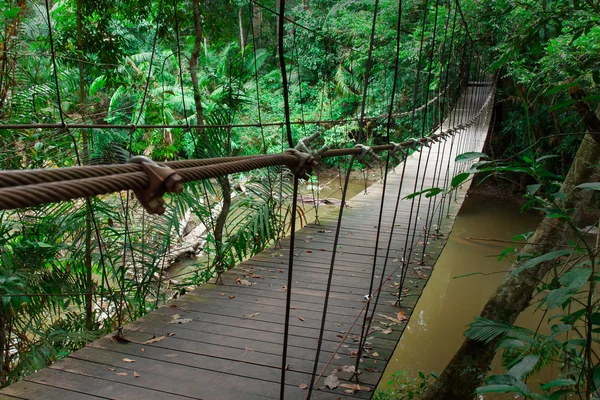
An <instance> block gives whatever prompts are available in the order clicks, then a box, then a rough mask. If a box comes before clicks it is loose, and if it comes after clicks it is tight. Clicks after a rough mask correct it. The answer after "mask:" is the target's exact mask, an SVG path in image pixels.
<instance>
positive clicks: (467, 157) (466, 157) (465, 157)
mask: <svg viewBox="0 0 600 400" xmlns="http://www.w3.org/2000/svg"><path fill="white" fill-rule="evenodd" d="M481 157H487V154H485V153H478V152H475V151H470V152H468V153H463V154H459V155H458V156H456V159H455V160H454V161H456V162H465V161H471V160H475V159H477V158H481Z"/></svg>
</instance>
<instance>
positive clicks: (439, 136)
mask: <svg viewBox="0 0 600 400" xmlns="http://www.w3.org/2000/svg"><path fill="white" fill-rule="evenodd" d="M429 137H430V138H431V141H432V142H436V143H437V142H439V141H441V140H442V138H443V136H442V133H435V132H434V133H432V134H431V135H429Z"/></svg>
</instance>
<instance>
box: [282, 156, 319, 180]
mask: <svg viewBox="0 0 600 400" xmlns="http://www.w3.org/2000/svg"><path fill="white" fill-rule="evenodd" d="M284 153H287V154H291V155H293V156H296V158H298V164H297V165H295V166H294V167H289V166H288V168H290V170H291V171H292V172H293V173H294V175H296V176H297V177H298V178H300V179H306V180H308V179H309V178H310V177H309V174H310V172H311V171H312V170H313V168H316V167H317V165H318V163H317V160H316V159H315V157H314V156H313V155H312V154H311V153H307V152H303V151H300V150H298V149H287V150H286V151H284Z"/></svg>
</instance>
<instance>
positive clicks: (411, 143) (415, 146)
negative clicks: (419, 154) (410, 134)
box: [407, 138, 419, 151]
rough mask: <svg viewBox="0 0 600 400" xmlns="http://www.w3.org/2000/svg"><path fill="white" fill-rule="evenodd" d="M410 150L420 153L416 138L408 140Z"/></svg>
mask: <svg viewBox="0 0 600 400" xmlns="http://www.w3.org/2000/svg"><path fill="white" fill-rule="evenodd" d="M407 142H408V148H409V149H412V150H415V151H418V150H419V141H418V140H417V139H415V138H408V140H407Z"/></svg>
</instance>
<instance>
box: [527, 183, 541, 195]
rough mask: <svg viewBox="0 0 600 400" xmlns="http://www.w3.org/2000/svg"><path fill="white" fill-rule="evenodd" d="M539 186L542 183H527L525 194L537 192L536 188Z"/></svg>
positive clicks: (538, 188)
mask: <svg viewBox="0 0 600 400" xmlns="http://www.w3.org/2000/svg"><path fill="white" fill-rule="evenodd" d="M541 187H542V185H541V184H539V183H536V184H534V185H529V186H527V194H528V195H529V196H533V195H534V194H536V193H537V191H538V190H540V188H541Z"/></svg>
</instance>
